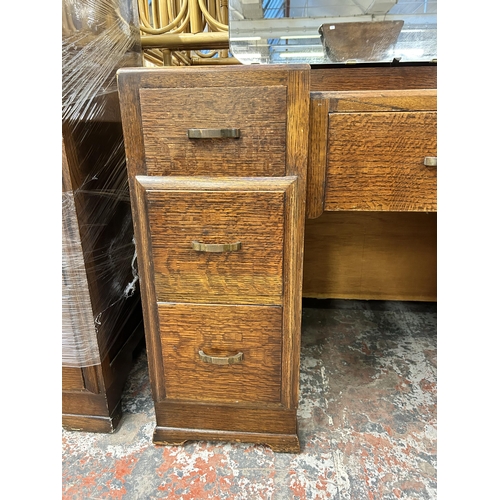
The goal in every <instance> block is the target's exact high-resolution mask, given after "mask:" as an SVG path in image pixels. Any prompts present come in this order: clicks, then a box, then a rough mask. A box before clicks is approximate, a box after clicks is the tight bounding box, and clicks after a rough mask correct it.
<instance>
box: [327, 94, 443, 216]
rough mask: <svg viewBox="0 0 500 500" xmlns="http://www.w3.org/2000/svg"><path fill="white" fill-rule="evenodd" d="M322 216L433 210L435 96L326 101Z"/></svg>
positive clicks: (353, 96)
mask: <svg viewBox="0 0 500 500" xmlns="http://www.w3.org/2000/svg"><path fill="white" fill-rule="evenodd" d="M326 156H327V168H326V189H325V210H329V211H335V210H368V211H404V212H434V211H436V210H437V168H436V167H437V111H436V92H435V91H428V90H412V91H392V92H391V91H385V92H383V93H382V92H375V91H372V92H368V91H365V92H346V93H342V92H339V93H336V94H335V95H331V97H330V113H329V119H328V134H327V150H326Z"/></svg>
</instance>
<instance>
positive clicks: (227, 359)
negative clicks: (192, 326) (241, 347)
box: [198, 350, 243, 365]
mask: <svg viewBox="0 0 500 500" xmlns="http://www.w3.org/2000/svg"><path fill="white" fill-rule="evenodd" d="M198 355H199V356H200V359H201V360H202V361H204V362H205V363H212V364H213V365H234V364H235V363H241V362H242V361H243V353H242V352H239V353H238V354H234V355H233V356H209V355H208V354H205V353H204V352H203V350H200V351H198Z"/></svg>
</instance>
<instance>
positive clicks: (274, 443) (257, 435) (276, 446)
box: [153, 427, 300, 453]
mask: <svg viewBox="0 0 500 500" xmlns="http://www.w3.org/2000/svg"><path fill="white" fill-rule="evenodd" d="M200 440H201V441H233V442H239V443H255V444H264V445H266V446H269V447H270V448H271V449H272V450H273V451H274V452H275V453H299V452H300V443H299V438H298V436H297V434H296V433H293V434H278V433H263V432H243V431H241V432H237V431H227V430H225V431H212V430H207V429H182V428H179V427H176V428H168V427H156V429H155V432H154V436H153V441H154V443H156V444H163V445H182V444H185V443H186V442H188V441H200Z"/></svg>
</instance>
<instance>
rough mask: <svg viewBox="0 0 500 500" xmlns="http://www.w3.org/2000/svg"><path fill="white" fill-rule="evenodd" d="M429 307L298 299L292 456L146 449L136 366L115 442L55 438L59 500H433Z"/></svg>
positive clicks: (143, 377) (143, 386) (144, 382)
mask: <svg viewBox="0 0 500 500" xmlns="http://www.w3.org/2000/svg"><path fill="white" fill-rule="evenodd" d="M436 316H437V314H436V305H435V304H428V303H403V302H378V301H375V302H372V301H370V302H365V301H337V300H334V301H305V307H304V310H303V327H302V353H301V375H300V387H301V396H300V403H299V411H298V424H299V437H300V442H301V446H302V452H301V453H300V454H283V453H274V452H272V451H271V450H270V449H269V448H267V447H265V446H259V445H251V444H229V443H206V442H199V443H188V444H186V445H185V446H165V447H163V446H155V445H153V444H152V443H151V438H152V433H153V429H154V425H155V417H154V408H153V403H152V399H151V391H150V388H149V381H148V377H147V359H146V355H145V353H143V354H142V355H141V356H140V357H139V359H138V360H137V362H136V364H135V366H134V369H133V371H132V373H131V375H130V378H129V381H128V383H127V386H126V389H125V392H124V397H123V409H124V410H123V413H124V414H123V418H122V421H121V424H120V427H119V428H118V430H117V431H116V432H115V433H114V434H91V433H84V432H70V431H64V430H63V438H62V442H63V477H62V493H63V499H64V500H67V499H78V500H80V499H81V500H91V499H105V498H106V499H107V498H118V499H124V500H132V499H134V500H146V499H157V498H168V499H183V500H187V499H203V498H213V499H219V498H220V499H252V500H253V499H273V500H281V499H283V500H291V499H307V500H313V499H327V498H328V499H330V498H331V499H334V500H347V499H349V500H364V499H367V500H386V499H412V500H420V499H422V500H427V499H429V500H431V499H436V498H437V484H436V478H437V471H436V467H437V457H436V444H437V442H436V433H437V423H436V418H437V415H436V399H437V389H436V382H437V380H436V354H437V353H436V348H437V335H436V319H437V318H436Z"/></svg>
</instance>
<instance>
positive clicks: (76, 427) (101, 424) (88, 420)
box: [62, 404, 122, 433]
mask: <svg viewBox="0 0 500 500" xmlns="http://www.w3.org/2000/svg"><path fill="white" fill-rule="evenodd" d="M121 417H122V409H121V404H119V405H118V406H117V407H116V408H115V409H114V410H113V412H112V413H111V415H110V416H96V415H69V414H64V413H63V415H62V426H63V428H64V429H66V430H68V431H84V432H102V433H112V432H114V431H115V430H116V428H117V427H118V424H119V423H120V419H121Z"/></svg>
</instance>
